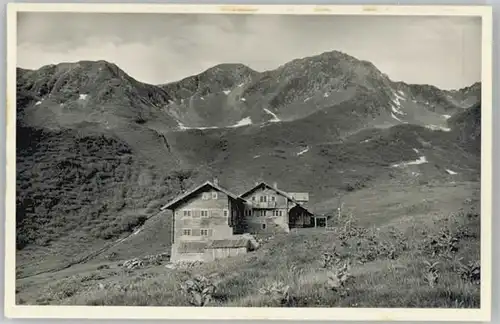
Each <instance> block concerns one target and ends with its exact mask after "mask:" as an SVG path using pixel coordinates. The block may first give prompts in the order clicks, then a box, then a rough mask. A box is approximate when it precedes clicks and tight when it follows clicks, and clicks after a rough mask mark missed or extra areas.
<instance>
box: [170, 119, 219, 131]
mask: <svg viewBox="0 0 500 324" xmlns="http://www.w3.org/2000/svg"><path fill="white" fill-rule="evenodd" d="M177 125H178V127H179V129H180V130H188V129H216V128H218V127H215V126H210V127H187V126H184V124H183V123H181V122H179V121H178V122H177Z"/></svg>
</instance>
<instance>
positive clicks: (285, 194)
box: [240, 182, 297, 203]
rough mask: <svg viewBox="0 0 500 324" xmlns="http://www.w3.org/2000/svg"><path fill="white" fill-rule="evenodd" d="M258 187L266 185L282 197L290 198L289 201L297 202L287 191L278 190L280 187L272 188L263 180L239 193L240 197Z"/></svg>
mask: <svg viewBox="0 0 500 324" xmlns="http://www.w3.org/2000/svg"><path fill="white" fill-rule="evenodd" d="M260 187H267V188H269V189H271V190H274V191H276V192H277V193H279V194H280V195H282V196H284V197H286V198H288V199H290V200H291V201H293V202H294V203H297V201H295V199H293V197H292V196H290V195H289V194H288V193H287V192H285V191H283V190H280V189H277V188H274V187H273V186H271V185H269V184H267V183H265V182H261V183H259V184H257V185H256V186H254V187H253V188H252V189H250V190H248V191H246V192H244V193H242V194H241V195H240V197H244V196H247V195H248V194H250V193H252V192H254V191H255V190H257V189H258V188H260Z"/></svg>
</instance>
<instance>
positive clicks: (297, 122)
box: [17, 51, 480, 275]
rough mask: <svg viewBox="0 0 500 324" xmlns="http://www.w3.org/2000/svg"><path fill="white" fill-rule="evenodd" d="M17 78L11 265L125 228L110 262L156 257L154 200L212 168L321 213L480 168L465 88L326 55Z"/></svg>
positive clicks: (66, 251) (42, 264)
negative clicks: (153, 72)
mask: <svg viewBox="0 0 500 324" xmlns="http://www.w3.org/2000/svg"><path fill="white" fill-rule="evenodd" d="M17 74H18V75H17V113H18V115H17V117H18V125H17V127H18V128H17V134H18V138H17V179H18V181H17V208H18V209H17V226H18V235H17V245H18V249H19V253H18V258H17V262H18V271H19V272H20V274H21V275H29V274H32V273H33V272H36V271H44V270H49V269H52V268H57V267H59V266H64V265H67V264H71V263H72V262H78V260H80V259H82V258H85V257H86V256H88V255H89V254H91V252H93V251H100V250H101V249H103V248H105V247H108V246H109V247H110V246H116V244H118V243H117V242H122V241H121V240H122V239H123V238H124V237H126V236H127V235H130V234H132V233H137V234H136V235H131V236H130V238H129V239H127V240H126V241H123V246H126V247H127V248H126V249H127V251H126V253H123V254H122V256H125V255H126V256H133V253H140V252H141V251H142V252H143V253H146V252H144V251H143V248H144V247H145V246H147V248H148V249H149V250H151V251H149V252H151V253H153V252H160V250H162V251H163V250H164V249H165V248H166V245H165V244H168V243H165V242H170V238H169V237H168V235H169V234H168V233H169V231H168V230H167V231H166V230H165V228H168V222H166V221H165V219H167V220H168V215H163V214H158V215H157V212H158V206H159V205H160V204H162V203H165V202H166V201H168V200H169V199H171V198H173V197H174V196H176V195H178V194H179V193H180V192H183V191H185V190H188V189H189V188H190V187H191V186H194V185H196V184H198V183H199V182H200V181H204V180H206V179H207V178H210V177H213V176H217V177H218V178H219V179H220V181H221V183H223V184H224V186H226V187H228V188H231V189H232V190H234V191H237V192H242V191H244V190H246V189H248V187H250V186H251V185H252V184H253V183H254V181H256V180H265V181H275V180H278V182H279V185H280V186H282V187H283V188H285V189H286V190H290V191H294V190H295V191H309V192H310V193H311V203H312V206H313V208H315V210H318V211H319V212H325V211H329V210H331V208H333V206H331V204H330V203H329V201H330V200H331V198H332V197H333V196H336V195H338V194H342V193H349V192H354V191H356V190H359V189H360V188H364V187H370V186H376V185H377V184H379V183H382V182H383V183H398V184H408V183H426V182H429V181H437V182H439V181H455V180H459V179H465V180H471V179H472V180H475V179H477V174H478V170H479V162H478V161H479V159H478V153H479V150H478V148H479V147H480V102H479V103H478V100H479V99H480V96H479V95H478V94H480V85H479V84H477V85H473V86H472V87H469V88H464V89H461V90H457V91H441V90H439V89H437V88H435V87H431V86H415V85H407V84H404V83H395V82H392V81H391V80H390V79H389V78H388V77H387V76H385V75H384V74H383V73H381V72H380V71H378V70H377V69H376V68H375V67H374V66H373V65H372V64H371V63H368V62H364V61H359V60H357V59H355V58H353V57H351V56H348V55H346V54H343V53H340V52H335V51H334V52H329V53H324V54H321V55H319V56H316V57H310V58H304V59H299V60H295V61H292V62H290V63H288V64H285V65H283V66H282V67H279V68H278V69H276V70H273V71H267V72H263V73H258V72H256V71H253V70H251V69H249V68H247V67H245V66H243V65H239V64H224V65H219V66H216V67H214V68H212V69H209V70H207V71H205V72H203V73H201V74H200V75H197V76H191V77H188V78H185V79H183V80H181V81H179V82H176V83H170V84H166V85H161V86H154V85H147V84H143V83H140V82H138V81H136V80H134V79H133V78H132V77H130V76H128V75H127V74H126V73H124V72H123V71H122V70H120V69H119V68H118V67H117V66H116V65H114V64H110V63H107V62H104V61H98V62H89V61H81V62H77V63H63V64H58V65H51V66H46V67H43V68H41V69H39V70H37V71H30V70H23V69H18V70H17ZM243 99H244V100H243ZM469 103H475V104H476V105H475V106H473V107H472V108H468V109H467V107H466V105H467V104H469ZM448 114H450V115H453V116H452V117H451V118H450V117H449V116H448ZM236 126H237V127H236ZM145 222H146V224H145V225H144V227H141V226H142V225H143V224H144V223H145ZM151 224H161V225H158V226H156V225H151ZM141 228H144V230H143V231H142V232H138V230H140V229H141ZM154 231H157V232H155V233H154ZM159 237H161V238H162V239H164V242H158V238H159ZM120 244H122V243H120ZM112 250H113V249H112ZM114 250H116V249H114ZM118 250H119V248H118ZM110 251H111V250H110ZM122 252H123V250H122Z"/></svg>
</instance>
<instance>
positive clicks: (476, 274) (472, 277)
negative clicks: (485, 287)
mask: <svg viewBox="0 0 500 324" xmlns="http://www.w3.org/2000/svg"><path fill="white" fill-rule="evenodd" d="M459 274H460V277H461V278H462V279H463V280H464V281H467V282H471V283H473V284H475V285H479V284H480V283H481V263H480V262H479V261H470V262H468V263H467V264H463V263H460V267H459Z"/></svg>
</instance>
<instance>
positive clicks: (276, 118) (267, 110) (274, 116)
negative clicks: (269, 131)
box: [264, 108, 281, 123]
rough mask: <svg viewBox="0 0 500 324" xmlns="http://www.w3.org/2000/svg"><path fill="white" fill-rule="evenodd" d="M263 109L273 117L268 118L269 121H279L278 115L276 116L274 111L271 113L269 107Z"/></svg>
mask: <svg viewBox="0 0 500 324" xmlns="http://www.w3.org/2000/svg"><path fill="white" fill-rule="evenodd" d="M264 111H265V112H266V113H268V114H269V115H271V116H273V119H271V120H270V122H273V123H276V122H279V121H281V119H279V118H278V116H276V114H275V113H273V112H272V111H270V110H269V109H267V108H264Z"/></svg>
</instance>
